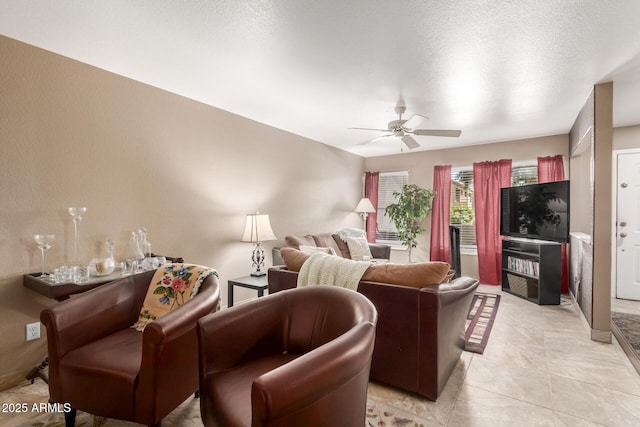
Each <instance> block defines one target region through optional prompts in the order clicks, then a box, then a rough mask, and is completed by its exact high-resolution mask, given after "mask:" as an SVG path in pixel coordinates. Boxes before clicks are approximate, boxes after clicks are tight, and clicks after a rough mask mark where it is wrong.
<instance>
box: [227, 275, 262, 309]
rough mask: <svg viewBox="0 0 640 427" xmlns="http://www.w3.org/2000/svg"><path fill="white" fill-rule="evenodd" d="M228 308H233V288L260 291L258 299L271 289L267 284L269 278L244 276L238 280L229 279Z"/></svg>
mask: <svg viewBox="0 0 640 427" xmlns="http://www.w3.org/2000/svg"><path fill="white" fill-rule="evenodd" d="M227 286H228V288H227V291H228V294H229V295H228V296H227V307H233V287H234V286H240V287H241V288H248V289H253V290H254V291H258V298H260V297H261V296H263V295H264V291H265V290H266V289H267V288H268V287H269V284H268V283H267V276H266V275H264V276H258V277H256V276H244V277H239V278H237V279H229V280H228V281H227Z"/></svg>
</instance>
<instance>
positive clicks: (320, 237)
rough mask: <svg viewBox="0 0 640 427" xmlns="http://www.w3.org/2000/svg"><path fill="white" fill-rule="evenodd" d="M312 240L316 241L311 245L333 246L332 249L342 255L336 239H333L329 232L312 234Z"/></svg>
mask: <svg viewBox="0 0 640 427" xmlns="http://www.w3.org/2000/svg"><path fill="white" fill-rule="evenodd" d="M313 241H314V242H316V243H315V245H312V246H318V247H320V248H333V250H334V251H336V254H339V255H340V256H342V252H341V251H340V248H339V247H338V245H337V244H336V241H335V240H333V235H332V234H331V233H320V234H314V235H313Z"/></svg>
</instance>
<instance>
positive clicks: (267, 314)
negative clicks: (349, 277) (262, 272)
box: [198, 286, 377, 427]
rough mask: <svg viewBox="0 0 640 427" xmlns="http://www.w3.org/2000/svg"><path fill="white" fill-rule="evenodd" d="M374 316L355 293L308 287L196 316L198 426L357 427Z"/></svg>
mask: <svg viewBox="0 0 640 427" xmlns="http://www.w3.org/2000/svg"><path fill="white" fill-rule="evenodd" d="M376 318H377V314H376V309H375V307H374V306H373V304H372V303H371V302H370V301H368V300H367V299H366V298H364V297H363V296H362V295H359V294H357V293H355V292H352V291H348V290H346V289H341V288H337V287H332V286H312V287H308V288H299V289H291V290H288V291H284V292H280V293H278V294H275V295H269V296H266V297H264V298H260V299H257V300H254V301H250V302H248V303H245V304H242V305H238V306H235V307H232V308H230V309H227V310H223V311H221V312H218V313H213V314H211V315H209V316H206V317H204V318H203V319H200V320H199V321H198V339H199V344H200V408H201V411H200V412H201V417H202V421H203V422H204V425H205V426H208V427H244V426H246V427H249V426H253V427H259V426H270V427H302V426H315V427H325V426H326V427H333V426H358V427H360V426H364V425H365V421H366V419H365V418H366V405H367V387H368V383H369V368H370V366H371V354H372V352H373V345H374V337H375V331H374V330H375V325H376Z"/></svg>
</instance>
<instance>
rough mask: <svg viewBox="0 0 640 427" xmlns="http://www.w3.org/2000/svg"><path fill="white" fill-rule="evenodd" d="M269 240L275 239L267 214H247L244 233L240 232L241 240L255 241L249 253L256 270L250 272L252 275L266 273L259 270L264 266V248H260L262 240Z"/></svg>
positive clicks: (257, 275)
mask: <svg viewBox="0 0 640 427" xmlns="http://www.w3.org/2000/svg"><path fill="white" fill-rule="evenodd" d="M270 240H277V238H276V236H275V235H274V234H273V230H271V223H270V222H269V215H267V214H261V213H259V212H256V213H254V214H248V215H247V222H246V224H245V226H244V233H242V238H241V239H240V241H242V242H250V243H255V244H256V247H255V249H254V250H253V255H251V261H253V264H252V265H253V266H255V268H256V271H254V272H253V273H251V275H252V276H255V277H260V276H264V275H265V274H266V273H265V272H264V271H262V270H261V268H262V267H263V266H264V250H263V249H262V242H268V241H270Z"/></svg>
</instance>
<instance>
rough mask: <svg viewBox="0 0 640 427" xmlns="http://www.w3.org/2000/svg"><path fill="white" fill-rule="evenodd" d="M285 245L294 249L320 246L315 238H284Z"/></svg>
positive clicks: (308, 236)
mask: <svg viewBox="0 0 640 427" xmlns="http://www.w3.org/2000/svg"><path fill="white" fill-rule="evenodd" d="M284 243H285V244H286V245H287V246H291V247H292V248H296V249H300V246H318V245H316V241H315V240H314V239H313V236H312V235H310V234H307V235H306V236H284Z"/></svg>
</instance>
